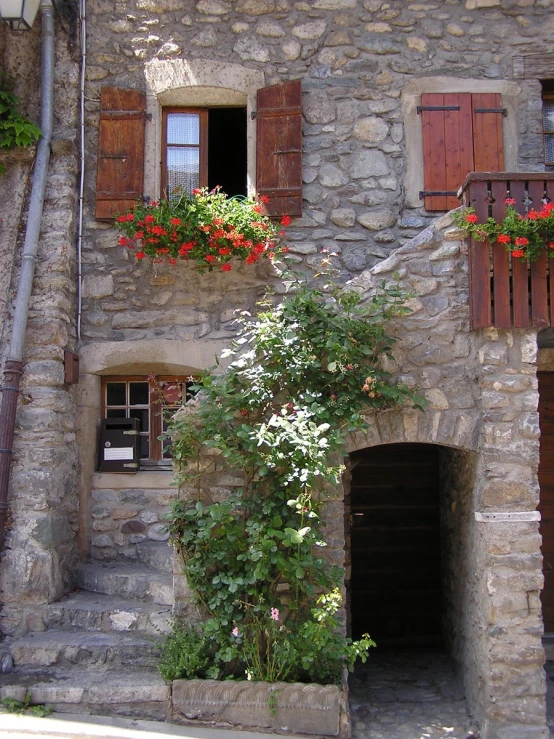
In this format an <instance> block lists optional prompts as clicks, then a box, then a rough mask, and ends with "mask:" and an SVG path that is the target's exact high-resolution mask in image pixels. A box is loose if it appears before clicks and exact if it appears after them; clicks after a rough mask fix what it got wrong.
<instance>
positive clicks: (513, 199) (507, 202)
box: [504, 198, 516, 205]
mask: <svg viewBox="0 0 554 739" xmlns="http://www.w3.org/2000/svg"><path fill="white" fill-rule="evenodd" d="M504 203H505V204H506V205H515V204H516V201H515V198H506V200H505V201H504Z"/></svg>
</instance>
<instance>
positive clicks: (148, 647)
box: [0, 542, 173, 720]
mask: <svg viewBox="0 0 554 739" xmlns="http://www.w3.org/2000/svg"><path fill="white" fill-rule="evenodd" d="M76 582H77V584H78V588H79V589H78V590H76V591H74V592H71V593H68V594H67V595H66V596H65V597H63V598H62V599H61V600H59V601H58V602H56V603H52V604H51V605H49V606H48V614H47V629H46V631H42V632H31V633H28V634H26V635H25V636H24V637H22V638H19V639H11V640H7V641H6V642H5V643H4V644H3V645H2V647H3V651H4V654H5V653H6V651H7V652H9V656H8V657H7V658H6V657H5V658H4V665H6V663H7V665H8V668H9V665H10V657H11V660H12V661H13V670H12V671H11V672H9V673H3V674H0V697H1V698H4V697H12V698H16V699H18V700H24V698H25V694H26V693H27V692H29V691H30V693H31V701H32V703H45V704H48V705H50V706H52V707H53V708H54V709H55V710H56V711H61V712H70V713H94V714H103V715H119V716H128V717H133V718H145V719H156V720H165V719H166V718H167V713H168V706H169V697H170V688H169V685H167V684H166V683H165V682H164V680H163V679H162V677H161V676H160V674H159V672H158V670H157V667H156V664H157V656H158V652H159V648H158V645H157V643H158V642H159V640H160V638H161V636H162V635H163V634H164V633H166V632H167V631H168V630H169V628H170V624H171V616H172V605H173V576H172V550H171V549H170V547H169V546H168V545H167V544H166V543H157V542H147V543H144V544H141V545H140V546H137V561H134V562H131V563H127V562H124V561H121V560H112V561H96V562H94V561H93V562H91V563H90V564H82V565H80V566H79V567H78V571H77V573H76Z"/></svg>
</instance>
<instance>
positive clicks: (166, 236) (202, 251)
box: [115, 187, 290, 273]
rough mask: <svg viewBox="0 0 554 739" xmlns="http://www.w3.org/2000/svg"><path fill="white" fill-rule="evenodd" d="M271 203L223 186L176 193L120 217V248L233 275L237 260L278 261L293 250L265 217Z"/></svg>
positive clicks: (141, 256) (286, 219)
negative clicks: (230, 191) (230, 192)
mask: <svg viewBox="0 0 554 739" xmlns="http://www.w3.org/2000/svg"><path fill="white" fill-rule="evenodd" d="M265 202H267V198H266V197H265V196H261V197H260V199H259V201H258V200H257V199H256V198H255V197H253V196H251V197H243V196H235V197H231V198H229V197H227V195H226V194H225V193H224V192H222V191H221V189H220V188H219V187H216V188H215V189H213V190H208V189H207V188H199V189H196V190H193V193H192V195H189V194H188V193H186V192H184V191H182V190H175V191H174V192H173V193H172V195H171V197H169V198H167V199H164V200H160V201H159V202H158V201H156V202H149V203H146V204H139V205H137V206H136V207H134V208H133V209H132V210H130V211H128V212H127V213H122V214H121V215H119V216H118V217H117V218H116V221H115V226H116V228H117V229H118V230H119V231H121V232H122V234H123V235H122V236H121V237H120V239H119V244H120V245H121V246H125V247H127V248H129V249H131V250H132V251H133V252H134V254H135V258H136V259H138V260H142V259H146V258H150V259H151V260H152V261H153V262H164V261H165V262H168V263H169V264H173V265H174V264H177V262H178V261H188V262H192V263H193V264H194V265H195V268H196V269H197V270H198V272H200V273H204V272H206V271H208V272H212V271H213V270H214V269H215V268H216V267H219V268H220V269H221V270H222V271H223V272H229V271H231V269H232V262H233V260H236V259H238V260H240V261H242V262H246V264H255V263H256V262H258V261H259V260H260V259H269V260H272V259H274V258H275V257H276V256H277V255H278V254H280V253H282V252H286V251H287V248H286V247H284V246H281V245H280V243H279V238H280V236H282V235H283V233H284V232H283V231H280V230H279V226H278V225H277V224H275V223H273V222H272V221H271V220H270V219H269V218H268V217H266V216H264V215H263V204H264V203H265ZM289 223H290V218H289V217H288V216H284V217H283V218H282V219H281V225H288V224H289Z"/></svg>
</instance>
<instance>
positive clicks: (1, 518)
mask: <svg viewBox="0 0 554 739" xmlns="http://www.w3.org/2000/svg"><path fill="white" fill-rule="evenodd" d="M40 7H41V16H42V35H41V115H40V128H41V130H42V138H41V139H40V141H39V144H38V147H37V155H36V158H35V166H34V172H33V184H32V188H31V197H30V200H29V212H28V217H27V230H26V232H25V242H24V244H23V257H22V260H21V272H20V275H19V284H18V286H17V296H16V299H15V310H14V316H13V328H12V335H11V340H10V349H9V353H8V358H7V360H6V366H5V369H4V386H3V387H2V388H1V390H2V407H1V408H0V551H1V550H3V549H4V528H5V522H6V514H7V512H8V487H9V483H10V469H11V461H12V450H13V438H14V431H15V416H16V412H17V396H18V394H19V385H20V381H21V375H22V373H23V351H24V347H25V332H26V330H27V318H28V315H29V301H30V299H31V291H32V288H33V277H34V273H35V263H36V257H37V252H38V243H39V236H40V226H41V221H42V211H43V207H44V193H45V191H46V179H47V175H48V163H49V160H50V142H51V140H52V123H53V117H54V9H53V6H52V0H42V2H41V6H40Z"/></svg>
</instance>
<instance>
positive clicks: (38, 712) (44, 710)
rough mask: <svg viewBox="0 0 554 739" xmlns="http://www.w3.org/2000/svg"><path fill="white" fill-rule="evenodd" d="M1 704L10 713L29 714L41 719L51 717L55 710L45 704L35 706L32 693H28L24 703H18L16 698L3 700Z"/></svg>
mask: <svg viewBox="0 0 554 739" xmlns="http://www.w3.org/2000/svg"><path fill="white" fill-rule="evenodd" d="M1 703H2V705H3V706H4V708H5V709H6V711H7V712H8V713H18V714H23V713H26V712H27V713H30V714H31V715H33V716H38V717H39V718H44V716H49V715H50V714H51V713H52V711H53V710H54V709H53V708H52V707H51V706H46V705H44V704H43V703H37V704H35V705H33V704H32V703H31V693H26V694H25V700H23V701H18V700H17V699H16V698H2V701H1Z"/></svg>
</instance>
